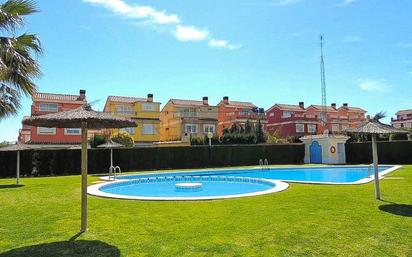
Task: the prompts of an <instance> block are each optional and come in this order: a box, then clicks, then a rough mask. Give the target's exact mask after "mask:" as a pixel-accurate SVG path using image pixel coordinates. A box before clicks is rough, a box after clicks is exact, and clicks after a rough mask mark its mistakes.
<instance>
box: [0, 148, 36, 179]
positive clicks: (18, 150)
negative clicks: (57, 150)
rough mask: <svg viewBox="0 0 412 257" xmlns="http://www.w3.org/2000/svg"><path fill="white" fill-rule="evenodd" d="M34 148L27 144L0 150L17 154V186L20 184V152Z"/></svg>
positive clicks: (0, 149)
mask: <svg viewBox="0 0 412 257" xmlns="http://www.w3.org/2000/svg"><path fill="white" fill-rule="evenodd" d="M30 149H32V147H31V146H30V145H26V144H15V145H9V146H5V147H2V148H0V151H2V152H16V154H17V158H16V185H19V184H20V151H24V150H30Z"/></svg>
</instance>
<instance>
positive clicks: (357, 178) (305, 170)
mask: <svg viewBox="0 0 412 257" xmlns="http://www.w3.org/2000/svg"><path fill="white" fill-rule="evenodd" d="M398 167H399V166H392V165H379V169H378V170H379V174H380V176H382V175H385V174H387V173H389V172H391V171H393V170H395V169H397V168H398ZM156 176H230V177H250V178H263V179H270V180H281V181H287V182H300V183H317V184H362V183H367V182H369V181H371V180H373V167H369V166H321V167H288V168H270V169H261V168H258V167H253V168H247V169H215V170H200V171H184V172H163V173H152V174H136V175H126V176H118V177H117V179H136V178H147V177H156ZM102 179H103V180H107V177H102Z"/></svg>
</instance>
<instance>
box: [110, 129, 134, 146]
mask: <svg viewBox="0 0 412 257" xmlns="http://www.w3.org/2000/svg"><path fill="white" fill-rule="evenodd" d="M111 139H112V141H113V142H115V143H118V144H121V145H124V146H126V147H133V146H134V141H133V138H132V137H131V136H130V135H129V133H127V132H119V133H118V134H116V135H114V136H113V137H112V138H111Z"/></svg>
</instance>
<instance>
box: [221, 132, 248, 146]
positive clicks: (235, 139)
mask: <svg viewBox="0 0 412 257" xmlns="http://www.w3.org/2000/svg"><path fill="white" fill-rule="evenodd" d="M221 141H222V144H256V135H255V134H233V133H229V134H224V135H223V136H222V140H221Z"/></svg>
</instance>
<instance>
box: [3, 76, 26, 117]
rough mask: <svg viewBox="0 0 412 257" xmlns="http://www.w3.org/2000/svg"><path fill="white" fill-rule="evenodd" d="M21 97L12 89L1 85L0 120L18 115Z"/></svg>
mask: <svg viewBox="0 0 412 257" xmlns="http://www.w3.org/2000/svg"><path fill="white" fill-rule="evenodd" d="M20 98H21V95H20V94H19V92H18V91H16V90H15V89H13V88H12V87H10V86H8V85H6V84H1V86H0V118H4V117H7V116H10V115H16V114H17V110H18V109H20V107H21V105H20Z"/></svg>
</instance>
